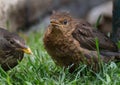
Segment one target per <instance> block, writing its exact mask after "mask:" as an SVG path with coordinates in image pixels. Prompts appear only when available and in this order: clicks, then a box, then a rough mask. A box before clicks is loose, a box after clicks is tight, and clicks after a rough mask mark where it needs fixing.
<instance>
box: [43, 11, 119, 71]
mask: <svg viewBox="0 0 120 85" xmlns="http://www.w3.org/2000/svg"><path fill="white" fill-rule="evenodd" d="M95 38H97V39H98V41H99V49H100V60H101V61H103V62H109V61H111V60H115V59H116V58H117V59H119V57H118V56H120V53H118V52H116V51H117V46H116V44H115V43H113V42H112V41H111V40H110V39H109V38H108V37H107V36H105V35H104V34H102V33H101V32H99V31H98V30H96V29H94V27H92V26H91V25H90V24H89V23H88V22H86V21H84V20H80V19H75V18H73V17H72V16H71V15H70V14H69V13H67V12H54V13H53V14H52V15H51V17H50V25H49V26H48V28H47V30H46V32H45V35H44V39H43V41H44V46H45V49H46V50H47V52H48V54H49V55H50V56H51V57H52V59H53V60H54V61H55V63H56V64H58V65H60V66H64V67H68V66H70V67H71V71H72V70H74V69H75V67H77V66H78V64H80V63H85V64H87V65H88V66H91V65H93V67H95V68H96V67H97V66H98V63H99V56H98V52H97V51H96V42H95ZM115 56H117V57H115Z"/></svg>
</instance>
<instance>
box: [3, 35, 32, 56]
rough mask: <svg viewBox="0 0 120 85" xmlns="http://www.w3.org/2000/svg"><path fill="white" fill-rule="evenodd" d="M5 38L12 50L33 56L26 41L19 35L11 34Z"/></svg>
mask: <svg viewBox="0 0 120 85" xmlns="http://www.w3.org/2000/svg"><path fill="white" fill-rule="evenodd" d="M4 38H5V40H6V41H7V45H9V47H10V48H13V49H15V50H16V51H23V52H24V53H27V54H32V51H31V49H30V48H29V47H28V46H27V45H26V44H25V41H24V39H22V38H21V37H20V36H18V35H17V34H14V33H10V34H8V35H5V36H4Z"/></svg>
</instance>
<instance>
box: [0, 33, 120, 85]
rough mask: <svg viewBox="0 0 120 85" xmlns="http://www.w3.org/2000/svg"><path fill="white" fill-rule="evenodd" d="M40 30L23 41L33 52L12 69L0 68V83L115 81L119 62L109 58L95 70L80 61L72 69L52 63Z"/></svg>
mask: <svg viewBox="0 0 120 85" xmlns="http://www.w3.org/2000/svg"><path fill="white" fill-rule="evenodd" d="M42 34H43V33H40V32H36V33H31V34H30V35H29V36H28V38H27V39H26V40H27V43H28V44H29V46H30V47H31V49H32V51H33V53H34V56H33V55H31V56H30V55H25V57H24V59H23V60H22V62H19V65H18V66H16V67H15V68H14V69H12V70H10V71H8V72H4V71H3V70H2V69H0V85H119V84H120V68H119V67H120V64H119V63H117V64H115V63H114V62H111V63H109V64H105V65H103V68H102V69H101V70H100V71H99V72H98V73H95V72H93V71H92V70H91V69H88V68H86V65H80V66H79V68H78V70H77V71H76V72H75V73H72V74H70V73H69V72H68V70H67V69H64V68H60V67H59V66H56V65H55V64H54V62H53V60H52V59H51V58H50V56H49V55H48V54H47V52H46V51H45V49H44V46H43V41H42V37H43V35H42Z"/></svg>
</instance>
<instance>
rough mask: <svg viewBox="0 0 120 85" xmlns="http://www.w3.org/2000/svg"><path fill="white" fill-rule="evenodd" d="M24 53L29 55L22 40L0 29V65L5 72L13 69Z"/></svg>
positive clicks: (29, 51) (28, 50)
mask: <svg viewBox="0 0 120 85" xmlns="http://www.w3.org/2000/svg"><path fill="white" fill-rule="evenodd" d="M24 52H25V53H31V50H30V49H29V48H28V47H27V46H26V44H25V41H24V39H22V38H21V37H20V36H18V35H17V34H15V33H10V32H9V31H7V30H5V29H3V28H0V65H1V67H2V68H3V69H4V70H5V71H8V70H9V69H11V68H13V67H15V66H16V65H17V64H18V61H21V60H22V59H23V56H24Z"/></svg>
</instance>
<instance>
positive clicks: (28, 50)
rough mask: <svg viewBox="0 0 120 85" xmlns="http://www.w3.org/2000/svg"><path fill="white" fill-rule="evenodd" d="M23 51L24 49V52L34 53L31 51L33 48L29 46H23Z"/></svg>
mask: <svg viewBox="0 0 120 85" xmlns="http://www.w3.org/2000/svg"><path fill="white" fill-rule="evenodd" d="M22 51H23V52H24V53H27V54H33V53H32V51H31V49H30V48H29V47H27V48H23V49H22Z"/></svg>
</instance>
